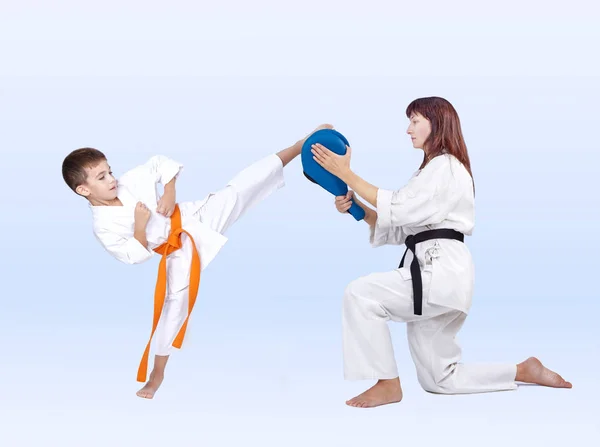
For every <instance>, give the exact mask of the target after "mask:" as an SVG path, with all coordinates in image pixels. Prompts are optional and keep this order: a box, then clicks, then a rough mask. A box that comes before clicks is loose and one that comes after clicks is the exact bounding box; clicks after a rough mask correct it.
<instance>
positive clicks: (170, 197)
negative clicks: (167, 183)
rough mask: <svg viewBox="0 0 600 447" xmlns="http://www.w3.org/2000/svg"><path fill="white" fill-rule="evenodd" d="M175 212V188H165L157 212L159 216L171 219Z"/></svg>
mask: <svg viewBox="0 0 600 447" xmlns="http://www.w3.org/2000/svg"><path fill="white" fill-rule="evenodd" d="M173 211H175V189H174V188H170V189H166V188H165V193H164V194H163V196H162V197H161V198H160V200H159V201H158V206H157V208H156V212H157V213H158V214H162V215H163V216H165V217H171V214H173Z"/></svg>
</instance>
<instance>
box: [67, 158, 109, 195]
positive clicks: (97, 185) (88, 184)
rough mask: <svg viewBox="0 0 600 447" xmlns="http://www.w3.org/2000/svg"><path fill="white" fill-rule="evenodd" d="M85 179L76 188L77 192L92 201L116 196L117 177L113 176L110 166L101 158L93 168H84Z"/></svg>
mask: <svg viewBox="0 0 600 447" xmlns="http://www.w3.org/2000/svg"><path fill="white" fill-rule="evenodd" d="M85 172H86V173H87V179H86V180H85V183H84V184H83V185H79V186H78V187H77V188H76V191H77V193H78V194H81V195H82V196H84V197H86V198H87V199H88V200H93V201H101V202H105V201H109V200H114V199H115V198H116V197H117V179H116V178H114V177H113V175H112V171H111V170H110V166H109V165H108V162H107V161H106V160H102V161H101V162H100V163H98V164H97V165H96V166H94V167H93V168H85Z"/></svg>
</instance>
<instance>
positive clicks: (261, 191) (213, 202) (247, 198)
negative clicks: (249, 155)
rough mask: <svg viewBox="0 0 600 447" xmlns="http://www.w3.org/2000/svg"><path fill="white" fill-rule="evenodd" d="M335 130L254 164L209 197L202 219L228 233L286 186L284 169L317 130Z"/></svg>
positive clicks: (327, 126) (330, 126)
mask: <svg viewBox="0 0 600 447" xmlns="http://www.w3.org/2000/svg"><path fill="white" fill-rule="evenodd" d="M321 129H333V126H332V125H330V124H323V125H321V126H319V127H317V128H316V129H315V130H314V131H312V132H311V133H310V134H308V135H307V136H306V137H305V138H303V139H301V140H298V141H297V142H296V143H295V144H294V145H293V146H290V147H288V148H286V149H283V150H281V151H279V152H277V153H276V154H272V155H269V156H267V157H264V158H262V159H261V160H258V161H257V162H254V163H253V164H251V165H250V166H248V167H246V168H245V169H243V170H242V171H241V172H239V173H238V174H237V175H236V176H235V177H233V178H232V179H231V180H230V181H229V182H228V183H227V185H226V186H225V187H224V188H222V189H220V190H218V191H216V192H213V193H211V194H210V195H209V198H208V200H207V201H206V203H205V204H204V205H203V206H202V208H201V209H200V210H199V218H200V220H201V221H202V222H203V223H206V224H207V225H209V226H210V227H211V228H212V229H213V230H215V231H218V232H219V233H221V234H225V232H226V231H227V230H228V229H229V228H230V227H231V225H233V223H235V222H236V221H237V220H238V219H239V218H240V217H241V216H242V215H244V214H245V213H246V211H248V210H249V209H251V208H252V207H254V206H255V205H256V204H258V203H260V202H261V201H262V200H264V199H266V198H267V197H268V196H270V195H271V194H272V193H273V192H275V191H276V190H277V189H279V188H281V187H282V186H283V185H284V180H283V168H284V167H285V166H286V165H287V164H288V163H289V162H290V161H292V160H293V159H294V158H296V157H297V156H298V155H300V153H301V152H302V145H303V144H304V141H306V138H308V137H309V136H310V135H312V134H313V133H314V132H316V131H317V130H321Z"/></svg>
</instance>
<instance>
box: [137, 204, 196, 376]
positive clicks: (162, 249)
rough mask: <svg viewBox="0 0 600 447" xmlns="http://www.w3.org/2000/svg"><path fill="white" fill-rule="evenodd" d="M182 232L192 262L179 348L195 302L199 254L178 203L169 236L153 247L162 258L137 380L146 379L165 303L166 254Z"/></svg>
mask: <svg viewBox="0 0 600 447" xmlns="http://www.w3.org/2000/svg"><path fill="white" fill-rule="evenodd" d="M182 233H185V234H187V236H188V237H189V238H190V241H191V243H192V262H191V269H190V287H189V306H188V314H187V317H186V318H185V321H184V323H183V326H182V327H181V329H180V330H179V333H178V334H177V337H176V338H175V341H173V346H174V347H175V348H181V344H182V343H183V337H184V336H185V330H186V328H187V323H188V319H189V317H190V314H191V313H192V309H193V308H194V304H195V303H196V295H198V287H199V285H200V256H199V255H198V251H197V250H196V244H195V243H194V238H192V235H191V234H190V233H188V232H187V231H185V230H184V229H182V228H181V212H180V210H179V205H175V210H174V211H173V214H172V215H171V233H170V234H169V237H168V239H167V241H166V242H165V243H164V244H162V245H160V246H159V247H156V248H155V249H154V251H155V252H156V253H158V254H161V255H162V259H161V260H160V264H159V266H158V279H157V281H156V288H155V290H154V320H153V322H152V332H151V334H150V340H148V344H147V345H146V350H145V351H144V355H143V356H142V361H141V362H140V367H139V368H138V374H137V380H138V382H145V381H146V375H147V373H148V354H149V353H150V343H151V342H152V337H153V336H154V331H155V330H156V326H157V325H158V321H159V319H160V314H161V313H162V309H163V306H164V303H165V295H166V293H167V256H168V255H170V254H171V253H173V252H174V251H177V250H179V249H180V248H181V247H182V245H181V234H182Z"/></svg>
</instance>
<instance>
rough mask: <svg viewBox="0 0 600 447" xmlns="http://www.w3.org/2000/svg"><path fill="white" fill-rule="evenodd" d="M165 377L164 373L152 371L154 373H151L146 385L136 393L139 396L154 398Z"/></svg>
mask: <svg viewBox="0 0 600 447" xmlns="http://www.w3.org/2000/svg"><path fill="white" fill-rule="evenodd" d="M163 379H164V375H163V374H157V373H155V372H154V371H152V373H150V380H148V382H147V383H146V385H144V387H143V388H142V389H141V390H139V391H138V392H137V393H135V394H136V395H137V396H139V397H143V398H144V399H152V398H153V397H154V393H156V391H157V390H158V387H160V384H161V383H162V381H163Z"/></svg>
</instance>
